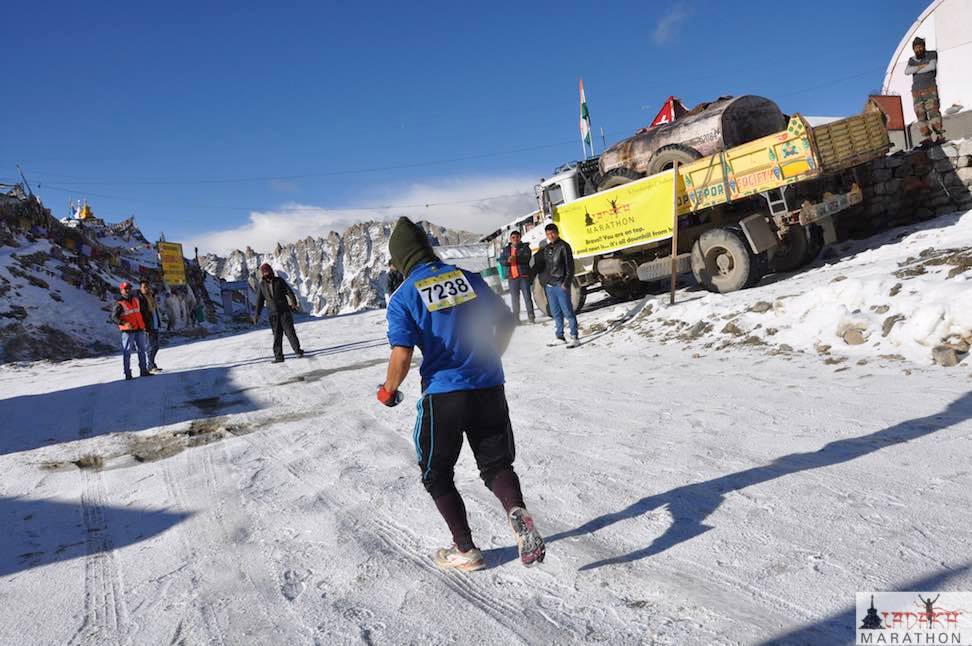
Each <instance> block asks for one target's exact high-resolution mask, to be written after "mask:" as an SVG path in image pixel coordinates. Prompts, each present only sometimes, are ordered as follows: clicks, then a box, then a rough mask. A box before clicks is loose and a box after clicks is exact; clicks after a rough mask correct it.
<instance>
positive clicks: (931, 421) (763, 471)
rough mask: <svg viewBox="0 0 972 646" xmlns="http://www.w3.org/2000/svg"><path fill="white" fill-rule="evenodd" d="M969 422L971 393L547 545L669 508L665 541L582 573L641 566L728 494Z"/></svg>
mask: <svg viewBox="0 0 972 646" xmlns="http://www.w3.org/2000/svg"><path fill="white" fill-rule="evenodd" d="M970 418H972V392H968V393H966V394H965V395H963V396H962V397H960V398H958V399H957V400H955V401H954V402H952V403H951V404H949V405H948V406H947V407H946V408H945V410H943V411H941V412H940V413H935V414H932V415H928V416H926V417H919V418H915V419H911V420H907V421H904V422H901V423H899V424H895V425H894V426H889V427H888V428H885V429H882V430H880V431H875V432H874V433H870V434H868V435H863V436H861V437H853V438H847V439H843V440H835V441H833V442H830V443H828V444H826V445H825V446H823V447H822V448H821V449H819V450H817V451H812V452H809V453H791V454H789V455H785V456H783V457H781V458H777V459H776V460H774V461H773V462H772V463H770V464H767V465H764V466H760V467H753V468H751V469H746V470H744V471H739V472H737V473H731V474H727V475H724V476H719V477H717V478H713V479H711V480H706V481H703V482H695V483H692V484H687V485H683V486H681V487H676V488H675V489H671V490H669V491H666V492H663V493H659V494H655V495H652V496H647V497H645V498H642V499H641V500H638V501H637V502H634V503H632V504H631V505H629V506H628V507H626V508H624V509H622V510H620V511H617V512H614V513H610V514H604V515H603V516H599V517H597V518H594V519H592V520H590V521H588V522H586V523H584V524H583V525H581V526H579V527H577V528H575V529H571V530H568V531H565V532H560V533H557V534H554V535H552V536H549V537H547V539H546V540H547V542H548V543H554V542H556V541H559V540H563V539H565V538H573V537H576V536H583V535H586V534H594V533H595V532H598V531H600V530H602V529H605V528H607V527H610V526H611V525H614V524H615V523H619V522H621V521H624V520H628V519H631V518H636V517H638V516H641V515H643V514H646V513H648V512H650V511H653V510H656V509H660V508H662V507H667V508H668V511H669V513H670V514H671V517H672V523H671V525H670V526H669V527H668V529H667V530H666V531H665V532H664V533H662V535H661V536H658V537H657V538H655V539H654V540H653V541H652V542H651V543H650V544H649V545H648V546H647V547H644V548H642V549H639V550H635V551H633V552H630V553H628V554H623V555H619V556H614V557H611V558H606V559H603V560H600V561H596V562H594V563H589V564H588V565H585V566H584V567H582V568H581V570H592V569H595V568H599V567H603V566H605V565H614V564H618V563H630V562H632V561H637V560H640V559H643V558H647V557H650V556H654V555H656V554H660V553H661V552H664V551H665V550H667V549H669V548H671V547H674V546H676V545H678V544H680V543H684V542H685V541H688V540H691V539H693V538H695V537H696V536H699V535H701V534H704V533H705V532H707V531H709V530H710V529H712V527H711V526H710V525H706V524H705V520H706V518H708V517H709V516H710V515H712V513H713V512H715V511H716V510H717V509H718V508H719V506H720V505H722V502H723V500H725V496H726V494H727V493H728V492H731V491H739V490H741V489H745V488H746V487H750V486H753V485H757V484H761V483H764V482H768V481H770V480H775V479H777V478H781V477H784V476H789V475H793V474H796V473H800V472H801V471H808V470H810V469H819V468H823V467H829V466H833V465H835V464H841V463H844V462H849V461H851V460H855V459H857V458H860V457H863V456H866V455H868V454H871V453H874V452H876V451H880V450H881V449H884V448H887V447H890V446H894V445H897V444H903V443H905V442H909V441H911V440H917V439H919V438H922V437H924V436H926V435H930V434H932V433H935V432H937V431H941V430H944V429H946V428H949V427H951V426H954V425H956V424H960V423H961V422H964V421H966V420H968V419H970ZM486 558H487V561H488V562H489V563H490V565H499V564H501V563H505V562H508V561H512V560H514V559H515V558H516V550H515V549H512V548H502V549H494V550H488V551H487V552H486Z"/></svg>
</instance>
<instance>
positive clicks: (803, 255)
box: [770, 224, 810, 273]
mask: <svg viewBox="0 0 972 646" xmlns="http://www.w3.org/2000/svg"><path fill="white" fill-rule="evenodd" d="M809 252H810V237H809V236H808V235H807V230H806V229H805V228H803V227H802V226H800V225H799V224H795V225H793V226H791V227H790V229H789V230H788V231H787V232H786V237H784V238H783V240H782V241H781V242H780V245H779V246H778V247H777V248H776V250H775V253H774V254H773V257H772V258H771V259H770V269H771V270H772V271H773V272H777V273H779V272H783V273H785V272H788V271H796V270H797V269H799V268H800V267H802V266H804V265H805V264H807V262H809V261H808V260H807V257H808V256H809Z"/></svg>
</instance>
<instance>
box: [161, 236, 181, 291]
mask: <svg viewBox="0 0 972 646" xmlns="http://www.w3.org/2000/svg"><path fill="white" fill-rule="evenodd" d="M159 258H161V259H162V275H163V276H164V277H165V282H166V284H167V285H185V284H186V265H185V261H184V260H183V258H182V245H181V244H179V243H178V242H160V243H159Z"/></svg>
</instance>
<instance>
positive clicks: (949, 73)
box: [883, 0, 972, 123]
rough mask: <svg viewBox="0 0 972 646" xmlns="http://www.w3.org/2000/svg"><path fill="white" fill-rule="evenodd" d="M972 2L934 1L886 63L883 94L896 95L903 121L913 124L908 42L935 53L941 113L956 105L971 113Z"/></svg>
mask: <svg viewBox="0 0 972 646" xmlns="http://www.w3.org/2000/svg"><path fill="white" fill-rule="evenodd" d="M970 26H972V0H934V2H932V3H931V4H930V5H928V8H927V9H925V11H924V12H923V13H922V14H921V15H920V16H919V17H918V20H916V21H915V24H913V25H912V26H911V29H909V30H908V33H907V34H905V36H904V38H902V39H901V43H900V44H899V45H898V48H897V49H896V50H895V52H894V56H892V58H891V62H890V63H888V69H887V72H886V73H885V75H884V87H883V92H884V93H885V94H900V95H901V103H902V106H903V107H904V116H905V121H906V122H908V123H912V122H914V121H915V111H914V108H913V107H912V105H911V77H910V76H907V75H906V74H905V73H904V69H905V67H906V66H907V65H908V58H910V57H911V56H913V55H914V52H913V51H912V49H911V41H912V40H914V38H915V36H920V37H922V38H924V39H925V46H926V47H927V48H928V49H933V50H935V51H937V52H938V96H939V98H940V99H941V107H942V112H943V113H944V112H945V110H947V109H948V108H949V107H950V106H952V105H955V104H958V105H961V106H962V107H963V109H964V110H969V109H972V32H970V29H969V28H970Z"/></svg>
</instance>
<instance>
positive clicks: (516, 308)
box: [499, 231, 536, 325]
mask: <svg viewBox="0 0 972 646" xmlns="http://www.w3.org/2000/svg"><path fill="white" fill-rule="evenodd" d="M521 239H522V237H521V235H520V232H519V231H513V232H512V233H510V244H508V245H506V246H505V247H503V251H502V252H501V253H500V257H499V263H500V264H501V265H503V266H504V267H506V275H507V276H508V278H507V281H508V282H509V285H510V301H511V304H512V306H513V308H512V309H513V320H514V321H515V322H516V324H517V325H519V324H520V294H521V293H522V294H523V302H524V303H526V310H527V320H528V321H529V322H530V323H535V322H536V314H535V312H534V310H533V292H532V283H533V280H532V276H531V275H530V257H531V256H532V255H533V253H532V252H531V251H530V245H528V244H527V243H525V242H521Z"/></svg>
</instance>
